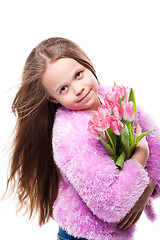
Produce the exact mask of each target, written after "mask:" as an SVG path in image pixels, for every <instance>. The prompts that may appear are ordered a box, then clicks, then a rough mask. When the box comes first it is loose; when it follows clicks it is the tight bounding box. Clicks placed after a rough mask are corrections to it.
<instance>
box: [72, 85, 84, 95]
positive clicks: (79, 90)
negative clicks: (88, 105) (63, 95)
mask: <svg viewBox="0 0 160 240" xmlns="http://www.w3.org/2000/svg"><path fill="white" fill-rule="evenodd" d="M83 90H84V87H82V86H79V85H76V86H74V89H73V91H74V94H75V95H76V96H78V95H79V94H81V93H82V92H83Z"/></svg>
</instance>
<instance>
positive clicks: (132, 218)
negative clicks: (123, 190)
mask: <svg viewBox="0 0 160 240" xmlns="http://www.w3.org/2000/svg"><path fill="white" fill-rule="evenodd" d="M153 190H154V183H153V182H152V180H151V179H150V182H149V184H148V186H147V188H146V189H145V190H144V192H143V194H142V196H141V197H140V198H139V200H138V201H137V202H136V204H135V205H134V207H133V208H132V209H131V211H130V212H129V213H128V214H127V215H126V216H125V217H124V218H123V219H121V221H120V222H119V223H118V224H117V228H118V229H122V230H126V229H127V228H128V227H129V226H130V225H132V224H135V223H136V222H137V221H138V219H139V218H140V216H141V214H142V212H143V210H144V208H145V206H146V204H147V201H148V199H149V197H150V195H151V194H152V192H153Z"/></svg>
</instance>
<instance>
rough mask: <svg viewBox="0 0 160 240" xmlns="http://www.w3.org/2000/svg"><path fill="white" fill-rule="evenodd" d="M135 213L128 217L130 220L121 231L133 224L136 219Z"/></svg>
mask: <svg viewBox="0 0 160 240" xmlns="http://www.w3.org/2000/svg"><path fill="white" fill-rule="evenodd" d="M137 214H138V213H137V212H134V213H133V215H132V216H131V217H130V219H129V220H128V222H127V223H126V224H125V225H124V226H123V227H122V230H126V229H127V228H128V227H129V226H131V225H132V223H133V222H134V220H135V219H136V218H137Z"/></svg>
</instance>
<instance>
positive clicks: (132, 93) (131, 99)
mask: <svg viewBox="0 0 160 240" xmlns="http://www.w3.org/2000/svg"><path fill="white" fill-rule="evenodd" d="M128 101H129V102H130V101H132V102H133V104H134V116H136V113H137V106H136V99H135V96H134V91H133V89H132V88H131V90H130V94H129V100H128Z"/></svg>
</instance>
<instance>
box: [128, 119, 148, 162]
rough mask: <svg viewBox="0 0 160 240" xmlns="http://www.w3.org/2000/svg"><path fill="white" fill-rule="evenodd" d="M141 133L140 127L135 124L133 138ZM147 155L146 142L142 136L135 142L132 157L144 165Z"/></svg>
mask: <svg viewBox="0 0 160 240" xmlns="http://www.w3.org/2000/svg"><path fill="white" fill-rule="evenodd" d="M141 133H142V129H141V127H140V126H139V125H138V124H137V126H136V132H135V139H136V138H137V137H138V136H139V135H140V134H141ZM148 157H149V148H148V142H147V140H146V138H145V137H143V138H142V139H141V140H140V141H139V142H138V144H137V146H136V149H135V153H134V154H133V156H132V158H133V159H135V160H136V161H137V162H139V163H140V164H141V165H142V166H143V167H145V165H146V162H147V159H148Z"/></svg>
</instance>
